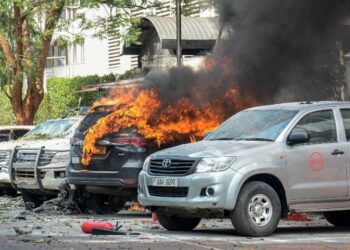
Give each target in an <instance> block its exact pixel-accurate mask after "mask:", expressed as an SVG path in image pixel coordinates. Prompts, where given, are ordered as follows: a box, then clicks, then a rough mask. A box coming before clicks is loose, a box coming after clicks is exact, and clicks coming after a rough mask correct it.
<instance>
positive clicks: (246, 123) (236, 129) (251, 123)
mask: <svg viewBox="0 0 350 250" xmlns="http://www.w3.org/2000/svg"><path fill="white" fill-rule="evenodd" d="M297 113H298V111H295V110H280V109H279V110H273V109H271V110H245V111H241V112H239V113H237V114H236V115H234V116H232V117H231V118H230V119H228V120H227V121H225V122H224V123H223V124H222V125H221V126H220V127H218V128H217V129H216V130H215V131H214V132H212V133H211V134H209V135H208V136H207V137H206V138H205V139H206V140H213V141H215V140H237V141H243V140H245V141H274V140H276V138H277V136H278V135H279V134H280V133H281V132H282V130H283V129H284V128H285V127H286V126H287V124H288V123H289V122H290V121H291V119H292V118H293V117H294V116H295V115H296V114H297Z"/></svg>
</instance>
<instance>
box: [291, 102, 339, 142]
mask: <svg viewBox="0 0 350 250" xmlns="http://www.w3.org/2000/svg"><path fill="white" fill-rule="evenodd" d="M322 111H331V112H332V114H333V119H334V125H335V135H336V140H335V141H333V142H308V143H300V144H295V145H293V147H295V146H305V145H321V144H333V143H339V141H340V137H339V124H338V121H337V114H336V110H334V107H327V108H323V109H317V110H310V111H308V112H305V113H302V114H301V115H300V116H299V117H298V118H297V119H296V120H295V121H294V122H293V124H292V125H291V127H290V128H289V130H288V132H287V133H286V136H285V140H284V141H285V143H286V144H287V142H288V137H289V135H290V134H291V133H292V131H293V129H294V128H295V127H296V126H297V125H298V124H299V122H300V121H301V120H302V119H303V118H304V117H306V116H308V115H310V114H313V113H317V112H322Z"/></svg>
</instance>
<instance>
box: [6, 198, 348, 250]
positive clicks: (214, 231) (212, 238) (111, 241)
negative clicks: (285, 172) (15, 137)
mask: <svg viewBox="0 0 350 250" xmlns="http://www.w3.org/2000/svg"><path fill="white" fill-rule="evenodd" d="M3 199H4V198H1V197H0V242H1V245H0V249H350V229H345V228H336V227H333V226H331V225H329V224H328V223H327V222H326V221H325V220H323V219H322V218H320V216H314V217H313V221H311V222H286V221H282V222H281V223H280V225H279V227H278V230H277V231H276V233H275V234H273V235H272V236H270V237H264V238H247V237H241V236H239V235H237V234H236V232H235V231H234V229H233V227H232V226H231V222H230V221H229V220H226V219H225V220H203V221H202V222H201V223H200V225H199V226H198V227H197V228H196V230H194V231H192V232H169V231H166V230H165V229H163V228H162V227H161V226H160V225H158V224H152V223H151V222H152V221H151V219H150V217H151V215H150V214H149V213H134V212H128V211H123V212H122V213H120V214H117V215H103V216H102V215H61V214H60V213H59V212H50V213H47V212H45V213H43V214H34V213H32V212H25V211H24V208H23V207H22V206H21V204H19V205H18V202H17V203H16V202H15V203H11V202H9V200H5V201H4V200H3ZM10 200H11V199H10ZM1 201H2V203H1ZM1 204H2V205H1ZM87 220H90V221H91V220H94V221H110V222H112V223H115V222H119V223H120V224H122V225H123V228H122V230H123V231H124V232H139V233H140V235H138V236H119V235H118V236H91V235H88V234H84V233H83V232H82V231H81V229H80V224H81V223H82V222H84V221H87ZM16 231H17V232H16Z"/></svg>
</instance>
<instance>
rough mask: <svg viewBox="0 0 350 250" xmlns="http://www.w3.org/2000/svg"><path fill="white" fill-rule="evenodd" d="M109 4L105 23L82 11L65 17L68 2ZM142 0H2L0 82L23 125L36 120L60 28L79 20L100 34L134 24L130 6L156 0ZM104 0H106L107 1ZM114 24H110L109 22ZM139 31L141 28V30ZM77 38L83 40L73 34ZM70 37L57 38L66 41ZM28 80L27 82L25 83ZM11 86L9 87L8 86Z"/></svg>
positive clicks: (83, 26)
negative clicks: (54, 36)
mask: <svg viewBox="0 0 350 250" xmlns="http://www.w3.org/2000/svg"><path fill="white" fill-rule="evenodd" d="M76 2H79V8H99V7H100V6H103V7H104V8H105V9H106V14H107V15H106V16H107V17H106V18H105V19H103V20H101V22H100V23H99V25H97V28H96V23H93V22H91V21H89V20H86V19H85V17H84V15H77V16H76V17H74V19H73V20H62V19H61V18H60V17H61V14H62V11H63V10H64V8H65V7H68V6H72V5H76ZM138 2H139V1H137V0H81V1H75V0H1V1H0V81H1V82H0V83H1V85H2V91H4V94H5V95H6V96H7V97H8V98H9V99H10V102H11V106H12V109H13V113H14V116H15V119H16V123H17V124H32V123H33V120H34V117H35V114H36V112H37V111H38V108H39V106H40V104H41V102H42V100H43V97H44V86H43V81H44V70H45V65H46V59H47V56H48V53H49V48H50V45H51V44H52V43H53V34H54V32H55V31H57V30H58V31H59V30H65V28H66V27H67V25H69V24H70V23H71V22H73V21H79V22H80V24H81V30H80V31H83V30H84V29H91V28H94V29H95V30H96V32H95V35H97V36H102V35H103V34H108V33H110V32H115V33H118V32H120V29H117V28H116V27H119V26H118V25H123V26H128V22H129V21H132V20H133V19H132V17H131V15H129V14H128V12H129V10H131V9H133V8H148V7H150V6H152V5H156V4H157V2H156V1H145V0H144V1H142V2H141V4H138ZM102 3H103V5H101V4H102ZM105 24H108V25H105ZM135 32H136V31H135ZM73 35H74V37H75V38H74V39H73V42H81V36H79V34H73ZM64 40H65V39H64V38H58V39H57V42H59V43H60V44H62V43H64V42H65V41H64ZM25 83H26V84H25ZM4 85H7V87H4Z"/></svg>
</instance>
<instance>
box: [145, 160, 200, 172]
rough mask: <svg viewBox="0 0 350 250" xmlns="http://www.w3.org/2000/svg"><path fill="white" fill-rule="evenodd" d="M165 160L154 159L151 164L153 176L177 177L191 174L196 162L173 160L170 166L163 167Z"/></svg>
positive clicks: (150, 168)
mask: <svg viewBox="0 0 350 250" xmlns="http://www.w3.org/2000/svg"><path fill="white" fill-rule="evenodd" d="M163 161H164V159H152V160H151V161H150V164H149V170H150V173H151V174H155V175H167V176H169V175H177V176H181V175H182V176H183V175H188V174H191V173H192V172H193V171H194V168H193V167H194V164H195V160H185V159H184V160H178V159H177V160H174V159H171V164H170V166H167V167H164V166H163V165H162V163H163Z"/></svg>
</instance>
